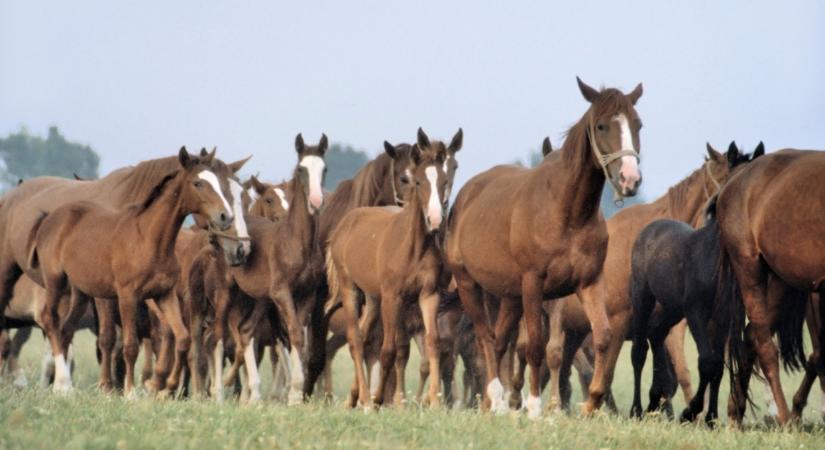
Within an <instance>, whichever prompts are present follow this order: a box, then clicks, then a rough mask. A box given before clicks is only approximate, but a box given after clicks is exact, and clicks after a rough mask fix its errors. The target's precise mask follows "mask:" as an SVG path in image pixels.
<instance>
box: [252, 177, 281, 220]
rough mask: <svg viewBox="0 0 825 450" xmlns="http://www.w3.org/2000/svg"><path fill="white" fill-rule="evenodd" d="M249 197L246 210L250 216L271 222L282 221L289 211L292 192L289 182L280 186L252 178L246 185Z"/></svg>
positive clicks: (279, 184)
mask: <svg viewBox="0 0 825 450" xmlns="http://www.w3.org/2000/svg"><path fill="white" fill-rule="evenodd" d="M244 188H246V192H247V195H248V196H249V203H250V205H249V206H248V207H245V208H244V209H245V210H246V211H248V212H249V215H252V216H257V217H264V218H266V219H269V220H273V221H274V220H280V219H283V218H284V217H286V214H287V211H289V202H290V199H291V198H292V192H290V190H289V182H281V183H278V184H273V183H267V182H263V181H260V180H258V178H257V177H255V176H252V177H251V178H250V179H249V180H248V181H247V182H246V183H244Z"/></svg>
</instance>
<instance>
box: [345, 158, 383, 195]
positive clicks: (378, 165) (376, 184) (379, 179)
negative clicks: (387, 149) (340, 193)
mask: <svg viewBox="0 0 825 450" xmlns="http://www.w3.org/2000/svg"><path fill="white" fill-rule="evenodd" d="M385 158H386V159H390V157H389V156H388V155H386V154H384V153H382V154H380V155H378V156H377V157H375V159H373V160H372V161H370V162H368V163H367V165H365V166H364V167H363V168H362V169H361V170H359V171H358V173H357V174H356V175H355V177H354V178H353V179H352V183H353V187H354V189H353V190H352V193H351V197H350V208H358V207H362V206H384V205H383V204H384V203H387V202H384V201H382V198H381V197H382V193H383V190H384V186H385V184H386V183H387V182H388V181H387V173H388V172H389V170H387V168H388V167H389V165H388V164H387V163H386V161H384V159H385ZM390 181H391V180H390Z"/></svg>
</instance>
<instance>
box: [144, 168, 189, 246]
mask: <svg viewBox="0 0 825 450" xmlns="http://www.w3.org/2000/svg"><path fill="white" fill-rule="evenodd" d="M185 180H186V179H185V177H183V176H180V175H179V176H177V177H175V178H174V179H173V180H171V181H169V185H168V186H166V187H165V189H164V190H163V192H162V193H161V194H160V195H159V197H158V198H157V199H155V201H153V202H152V204H151V205H149V206H148V207H147V208H146V209H145V210H143V211H142V212H140V213H139V214H138V216H137V219H136V220H137V224H138V229H139V230H142V233H140V236H141V238H142V239H143V240H144V241H145V242H146V243H147V245H150V246H151V247H152V248H153V249H154V251H155V253H154V254H155V255H171V256H174V254H175V242H176V241H177V238H178V234H179V232H180V229H181V226H182V225H183V220H184V219H185V218H186V216H187V215H189V214H191V213H193V212H194V211H192V210H191V209H190V208H186V206H185V205H184V203H183V198H182V196H181V195H180V194H181V190H182V189H183V186H184V183H185Z"/></svg>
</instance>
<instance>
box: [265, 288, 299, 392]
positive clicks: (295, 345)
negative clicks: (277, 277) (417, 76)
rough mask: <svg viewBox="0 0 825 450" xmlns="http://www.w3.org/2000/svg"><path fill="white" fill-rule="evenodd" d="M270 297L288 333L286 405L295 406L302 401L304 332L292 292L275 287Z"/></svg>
mask: <svg viewBox="0 0 825 450" xmlns="http://www.w3.org/2000/svg"><path fill="white" fill-rule="evenodd" d="M270 297H271V298H272V299H273V300H274V301H275V306H276V307H277V308H278V311H279V312H280V313H281V316H282V317H283V318H284V322H286V325H287V330H288V332H289V345H290V350H289V359H290V362H291V364H290V369H291V370H290V374H289V377H290V385H289V394H288V399H287V404H288V405H290V406H292V405H297V404H300V403H302V402H303V400H304V391H303V387H304V363H303V361H302V359H301V351H302V350H303V348H304V330H303V327H302V326H301V323H300V321H299V319H298V313H297V310H296V309H295V302H294V300H293V298H292V292H290V291H289V288H288V287H285V286H283V287H277V288H274V289H272V290H271V292H270Z"/></svg>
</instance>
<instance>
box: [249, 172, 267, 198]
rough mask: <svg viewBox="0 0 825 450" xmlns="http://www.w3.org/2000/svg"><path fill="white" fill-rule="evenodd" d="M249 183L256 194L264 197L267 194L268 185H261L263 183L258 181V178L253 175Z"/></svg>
mask: <svg viewBox="0 0 825 450" xmlns="http://www.w3.org/2000/svg"><path fill="white" fill-rule="evenodd" d="M249 181H250V183H252V187H253V188H254V189H255V192H257V193H258V195H264V194H265V193H266V185H265V184H263V183H261V181H260V180H258V177H256V176H255V175H252V177H251V178H250V179H249Z"/></svg>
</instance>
